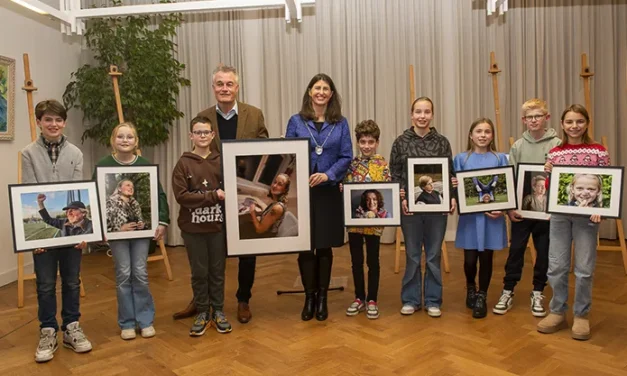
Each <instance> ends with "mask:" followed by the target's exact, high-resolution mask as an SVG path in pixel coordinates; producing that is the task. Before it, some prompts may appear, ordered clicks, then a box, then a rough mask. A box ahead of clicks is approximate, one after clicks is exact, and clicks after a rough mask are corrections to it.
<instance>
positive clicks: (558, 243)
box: [537, 104, 610, 340]
mask: <svg viewBox="0 0 627 376" xmlns="http://www.w3.org/2000/svg"><path fill="white" fill-rule="evenodd" d="M588 124H590V117H589V115H588V111H586V109H585V107H583V106H582V105H578V104H575V105H572V106H570V107H568V108H567V109H566V110H565V111H564V112H563V113H562V130H563V136H562V145H561V146H557V147H555V148H553V149H551V151H549V154H548V155H547V162H546V164H545V170H546V171H547V172H551V169H552V168H553V165H576V166H608V165H609V164H610V157H609V154H608V152H607V150H606V149H605V148H604V147H603V146H602V145H599V144H597V143H595V142H594V141H593V140H591V139H590V136H589V135H588ZM599 222H601V217H600V216H599V215H592V216H590V217H582V216H575V215H564V214H552V215H551V222H550V228H551V230H550V232H549V233H550V241H549V243H550V244H551V247H550V249H549V270H548V273H547V275H548V278H549V284H550V285H551V287H552V288H553V298H552V299H551V303H550V306H549V308H550V310H551V313H550V314H549V315H548V316H547V317H546V318H545V319H543V320H542V321H540V322H539V323H538V328H537V329H538V331H539V332H540V333H546V334H549V333H555V332H557V331H559V330H561V329H564V328H566V327H568V323H567V321H566V310H567V309H568V306H567V302H568V273H569V270H570V261H571V255H570V249H571V244H572V242H573V241H574V242H575V302H574V305H573V310H574V314H575V318H574V323H573V327H572V332H571V334H572V337H573V338H574V339H578V340H587V339H589V338H590V322H589V321H588V313H589V312H590V306H591V303H592V274H593V273H594V267H595V263H596V255H597V252H596V248H597V234H598V232H599Z"/></svg>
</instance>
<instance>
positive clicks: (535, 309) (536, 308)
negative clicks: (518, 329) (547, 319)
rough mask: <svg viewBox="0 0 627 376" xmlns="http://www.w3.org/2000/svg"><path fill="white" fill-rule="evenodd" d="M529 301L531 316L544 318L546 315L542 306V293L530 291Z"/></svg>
mask: <svg viewBox="0 0 627 376" xmlns="http://www.w3.org/2000/svg"><path fill="white" fill-rule="evenodd" d="M530 299H531V314H532V315H534V316H535V317H544V316H546V315H547V312H546V310H545V309H544V305H543V304H542V301H543V300H544V295H542V291H532V292H531V295H530Z"/></svg>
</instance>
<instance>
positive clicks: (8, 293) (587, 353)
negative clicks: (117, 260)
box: [0, 244, 627, 376]
mask: <svg viewBox="0 0 627 376" xmlns="http://www.w3.org/2000/svg"><path fill="white" fill-rule="evenodd" d="M449 249H450V250H453V245H452V244H450V245H449ZM506 256H507V251H504V252H498V254H497V256H496V260H495V273H494V276H493V279H492V288H491V289H490V291H489V297H488V303H489V305H490V308H491V307H492V306H493V305H494V304H495V303H496V300H497V299H498V296H499V293H500V290H501V288H502V284H501V281H502V278H503V265H504V263H505V259H506ZM170 258H171V261H172V269H173V273H174V277H175V280H174V281H171V282H170V281H168V280H167V279H166V275H165V269H164V267H163V265H162V264H161V263H151V264H150V265H149V273H150V278H151V286H152V292H153V294H154V298H155V302H156V308H157V316H156V319H155V328H156V330H157V336H156V337H154V338H152V339H143V338H141V337H138V338H137V339H135V340H133V341H123V340H121V339H120V337H119V330H118V327H117V324H116V314H117V308H116V297H115V280H114V273H113V267H112V263H111V259H109V258H108V257H107V256H105V255H103V254H101V253H99V254H92V255H89V256H86V257H85V258H84V259H83V272H82V274H83V281H84V285H85V289H86V291H87V296H86V297H85V298H84V299H83V300H82V302H81V312H82V314H83V316H82V319H81V324H82V327H83V328H84V330H85V333H86V334H87V336H88V337H89V339H90V340H91V342H92V344H93V346H94V350H93V351H92V352H91V353H88V354H75V353H74V352H72V351H70V350H68V349H65V348H62V347H61V348H59V350H58V351H57V352H56V355H55V358H54V359H53V360H52V361H51V362H49V363H46V364H36V363H35V362H34V352H35V348H36V346H37V341H38V325H39V324H38V321H37V301H36V295H35V284H34V282H33V281H29V282H27V284H26V307H25V308H22V309H17V308H16V290H17V288H16V285H15V284H11V285H8V286H4V287H2V288H0V359H1V360H0V375H3V376H9V375H35V374H36V375H53V374H54V375H133V376H138V375H210V374H211V375H627V284H626V282H627V277H626V276H625V274H624V272H623V269H622V264H621V256H620V253H613V252H602V253H600V254H599V257H598V264H597V269H596V280H595V287H594V304H593V310H592V315H591V322H592V339H591V340H590V341H587V342H579V341H575V340H573V339H571V338H570V331H566V330H565V331H562V332H559V333H557V334H553V335H543V334H539V333H538V332H536V329H535V328H536V323H537V322H538V319H536V318H534V317H533V316H532V315H531V314H530V312H529V306H528V296H529V292H530V290H531V265H530V261H529V260H527V265H526V266H525V274H524V278H523V281H522V282H521V284H519V286H518V288H517V290H516V298H515V305H514V308H513V309H512V310H511V311H510V312H509V313H508V314H507V315H505V316H497V315H494V314H492V313H491V312H490V313H489V314H488V317H487V318H485V319H482V320H475V319H473V318H472V317H471V315H470V311H469V310H467V309H466V308H465V306H464V296H465V295H464V294H465V290H464V285H465V282H464V276H463V271H462V255H461V253H460V252H458V251H454V250H453V251H450V262H451V273H450V274H445V275H444V304H443V306H442V312H443V315H442V317H441V318H439V319H433V318H430V317H428V316H427V315H426V314H425V313H424V311H422V312H417V313H416V314H414V315H413V316H409V317H405V316H401V315H400V314H399V309H400V307H401V304H400V281H401V278H402V274H394V272H393V264H394V247H393V245H384V246H382V249H381V266H382V270H381V287H380V293H379V302H380V309H381V317H380V318H379V319H378V320H372V321H371V320H368V319H367V318H366V316H365V315H364V314H361V315H359V316H357V317H347V316H346V315H345V314H344V310H345V309H346V307H347V306H348V304H349V303H350V302H351V301H352V299H353V287H352V278H351V277H350V276H351V273H350V256H349V254H348V249H347V247H346V246H345V247H344V248H341V249H338V250H336V251H335V264H334V267H333V276H334V280H335V281H343V280H344V281H347V282H348V286H347V289H346V290H345V291H343V292H332V293H330V295H329V310H330V316H329V319H328V320H327V321H325V322H317V321H316V320H315V319H314V320H312V321H310V322H302V321H301V320H300V310H301V308H302V303H303V296H302V295H295V296H289V295H283V296H277V295H276V290H277V289H285V288H288V289H289V288H292V287H293V286H294V282H295V280H296V278H297V276H298V269H297V265H296V256H295V255H286V256H268V257H263V258H259V259H258V262H257V276H256V281H255V287H254V289H253V294H254V296H253V299H252V301H251V308H252V312H253V319H252V321H251V322H250V323H248V324H246V325H242V324H240V323H238V322H237V321H236V319H235V311H236V301H235V297H234V295H235V290H236V289H237V260H234V259H231V260H229V261H228V263H227V284H226V307H225V310H226V314H227V317H229V319H230V321H231V322H232V324H233V332H232V333H230V334H226V335H224V334H218V333H216V332H215V331H214V330H208V331H207V333H206V334H205V335H204V336H203V337H199V338H191V337H189V336H188V331H189V327H190V325H191V320H192V319H187V320H181V321H174V320H172V317H171V315H172V313H173V312H175V311H177V310H179V309H181V308H183V307H184V306H186V304H187V303H188V301H189V299H190V297H191V288H190V282H189V267H188V262H187V257H186V254H185V250H184V249H182V248H176V249H171V250H170ZM342 277H343V278H342ZM571 285H572V282H571ZM547 290H549V291H547V292H548V295H550V294H551V293H550V289H549V288H547ZM59 296H60V294H59ZM547 303H548V299H547ZM59 306H60V305H59ZM569 319H570V316H569Z"/></svg>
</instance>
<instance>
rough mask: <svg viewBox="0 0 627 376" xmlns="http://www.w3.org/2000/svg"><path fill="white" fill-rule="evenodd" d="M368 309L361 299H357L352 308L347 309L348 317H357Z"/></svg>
mask: <svg viewBox="0 0 627 376" xmlns="http://www.w3.org/2000/svg"><path fill="white" fill-rule="evenodd" d="M365 309H366V305H365V304H364V302H362V301H361V299H355V300H354V301H353V302H352V303H351V305H350V306H348V308H347V309H346V316H356V315H358V314H359V312H361V311H364V310H365Z"/></svg>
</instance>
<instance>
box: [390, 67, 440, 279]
mask: <svg viewBox="0 0 627 376" xmlns="http://www.w3.org/2000/svg"><path fill="white" fill-rule="evenodd" d="M409 98H410V102H411V103H413V102H414V100H415V99H416V89H415V84H414V66H413V65H410V66H409ZM402 239H403V238H402V233H401V228H400V227H397V228H396V243H395V244H396V249H395V258H394V273H396V274H398V273H399V271H400V270H401V251H404V250H405V246H404V245H403V240H402ZM423 250H424V247H423ZM422 257H423V258H424V257H425V254H424V252H423V253H422ZM442 263H443V264H444V271H445V272H446V273H450V272H451V268H450V266H449V262H448V249H447V247H446V240H444V241H442ZM422 264H425V262H424V261H422ZM425 268H426V266H425Z"/></svg>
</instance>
